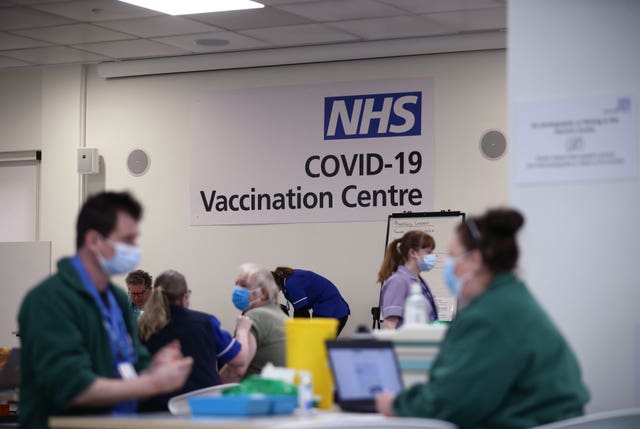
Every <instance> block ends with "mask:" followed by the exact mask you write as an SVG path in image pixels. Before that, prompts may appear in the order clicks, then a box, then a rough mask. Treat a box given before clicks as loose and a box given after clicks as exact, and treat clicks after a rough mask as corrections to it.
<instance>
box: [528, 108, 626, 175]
mask: <svg viewBox="0 0 640 429" xmlns="http://www.w3.org/2000/svg"><path fill="white" fill-rule="evenodd" d="M515 119H516V123H515V131H516V136H515V143H516V144H515V159H516V164H515V169H516V170H515V173H516V180H517V182H518V183H547V182H561V181H565V182H570V181H585V180H601V179H621V178H631V177H636V175H637V163H638V161H637V152H636V151H637V149H636V148H637V145H638V134H637V128H636V121H637V116H636V112H635V108H634V105H633V103H632V98H631V97H629V96H593V97H585V98H580V99H570V100H549V101H529V102H520V103H518V104H517V105H516V118H515Z"/></svg>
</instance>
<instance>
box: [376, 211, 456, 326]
mask: <svg viewBox="0 0 640 429" xmlns="http://www.w3.org/2000/svg"><path fill="white" fill-rule="evenodd" d="M464 219H465V214H464V213H463V212H461V211H453V210H441V211H434V212H420V213H412V212H405V213H393V214H390V215H389V217H388V218H387V235H386V238H385V244H384V251H386V250H387V246H388V244H389V242H390V241H393V240H395V239H396V238H400V237H402V236H403V235H404V234H405V233H406V232H407V231H411V230H415V229H417V230H420V231H424V232H426V233H427V234H429V235H430V236H432V237H433V239H434V240H435V242H436V248H435V250H434V252H433V253H435V255H436V266H435V267H434V268H433V269H432V270H431V271H429V272H428V273H427V274H424V275H423V276H424V279H425V281H426V282H427V284H428V285H429V288H430V289H431V292H432V293H433V296H434V300H435V301H436V306H437V310H438V315H439V317H440V320H442V321H445V322H448V321H451V320H453V317H454V315H455V313H456V311H457V307H458V305H457V304H458V303H457V299H456V297H454V296H452V295H451V293H450V292H449V288H447V286H446V284H445V282H444V275H443V272H442V267H443V266H444V261H445V259H446V257H447V256H448V247H449V243H450V242H451V237H453V234H454V232H455V228H456V227H457V226H458V225H459V224H460V223H462V222H464ZM380 287H382V285H380ZM371 315H372V317H373V328H374V329H375V328H376V327H377V328H378V329H380V323H381V321H380V298H378V307H371Z"/></svg>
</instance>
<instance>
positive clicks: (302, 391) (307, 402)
mask: <svg viewBox="0 0 640 429" xmlns="http://www.w3.org/2000/svg"><path fill="white" fill-rule="evenodd" d="M299 377H300V383H299V384H298V407H299V409H300V413H301V414H309V413H311V411H312V410H313V384H312V383H311V373H310V372H309V371H300V373H299Z"/></svg>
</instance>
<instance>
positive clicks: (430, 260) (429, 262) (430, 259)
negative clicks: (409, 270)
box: [418, 253, 436, 271]
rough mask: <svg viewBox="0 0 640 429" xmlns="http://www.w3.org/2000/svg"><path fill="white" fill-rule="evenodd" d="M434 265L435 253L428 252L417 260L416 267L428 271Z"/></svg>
mask: <svg viewBox="0 0 640 429" xmlns="http://www.w3.org/2000/svg"><path fill="white" fill-rule="evenodd" d="M435 266H436V255H435V254H433V253H428V254H426V255H424V256H423V257H422V259H420V260H419V261H418V268H419V269H420V271H430V270H432V269H433V267H435Z"/></svg>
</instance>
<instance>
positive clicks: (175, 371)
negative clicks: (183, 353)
mask: <svg viewBox="0 0 640 429" xmlns="http://www.w3.org/2000/svg"><path fill="white" fill-rule="evenodd" d="M192 366H193V358H192V357H190V356H187V357H183V358H180V359H177V360H173V361H171V362H166V363H160V364H158V365H155V366H154V367H153V368H152V369H151V371H149V372H148V373H147V374H146V375H147V376H148V377H149V380H150V382H151V389H152V390H153V393H152V394H154V395H155V394H159V393H167V392H173V391H174V390H178V389H180V388H181V387H182V386H184V383H185V382H186V381H187V377H188V376H189V374H190V373H191V367H192Z"/></svg>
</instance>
